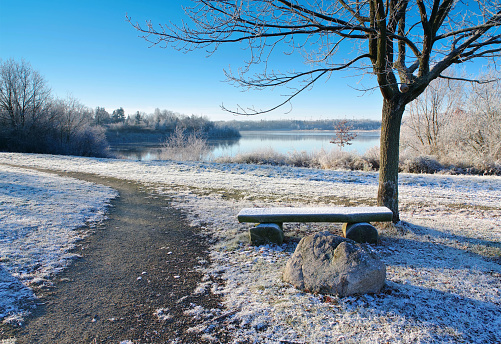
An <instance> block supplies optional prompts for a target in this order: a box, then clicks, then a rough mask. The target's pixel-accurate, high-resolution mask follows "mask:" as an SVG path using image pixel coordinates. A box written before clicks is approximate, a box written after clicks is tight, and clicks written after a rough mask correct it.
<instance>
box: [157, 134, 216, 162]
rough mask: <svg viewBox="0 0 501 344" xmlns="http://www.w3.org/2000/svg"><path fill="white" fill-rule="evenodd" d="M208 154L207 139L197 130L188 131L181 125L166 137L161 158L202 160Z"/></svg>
mask: <svg viewBox="0 0 501 344" xmlns="http://www.w3.org/2000/svg"><path fill="white" fill-rule="evenodd" d="M209 154H210V148H209V146H208V145H207V140H206V139H205V138H204V137H203V135H202V134H201V133H200V132H199V131H193V132H188V131H186V130H184V129H183V128H181V127H177V128H176V130H175V131H174V132H173V133H172V134H171V135H170V136H169V137H168V138H167V140H166V141H165V143H164V144H163V147H162V154H161V156H162V159H166V160H179V161H202V160H206V159H207V158H208V156H209Z"/></svg>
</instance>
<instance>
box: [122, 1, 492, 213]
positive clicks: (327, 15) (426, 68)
mask: <svg viewBox="0 0 501 344" xmlns="http://www.w3.org/2000/svg"><path fill="white" fill-rule="evenodd" d="M193 2H194V3H195V5H194V7H192V8H188V9H186V14H187V16H188V17H189V19H190V20H191V23H190V24H186V23H183V24H182V25H174V24H168V25H158V26H156V25H154V24H153V23H151V22H147V23H146V26H141V25H139V24H134V26H135V27H136V29H137V30H139V31H140V32H142V33H143V34H144V36H143V37H144V38H145V39H146V40H147V41H149V42H151V43H152V44H153V45H160V46H162V45H164V46H169V45H172V46H173V47H175V48H177V49H180V50H183V51H190V50H193V49H195V48H202V49H206V50H208V51H209V53H212V52H214V51H216V50H217V49H218V48H219V46H220V45H222V44H226V43H239V42H241V43H243V44H246V47H247V48H248V50H249V53H250V54H249V59H248V60H247V62H246V63H245V65H244V66H243V68H242V69H240V70H239V72H238V73H237V74H232V73H231V72H227V75H228V78H229V80H230V81H233V82H234V83H236V84H237V85H239V86H242V87H249V88H257V89H263V88H267V87H276V86H288V87H291V88H292V90H291V94H290V95H288V96H287V98H286V99H285V101H284V102H282V103H280V104H279V105H277V106H276V107H273V108H271V109H267V110H254V109H243V108H241V107H239V109H237V110H235V111H233V112H235V113H243V114H257V113H265V112H268V111H271V110H274V109H276V108H277V107H279V106H281V105H284V104H286V103H288V102H289V101H290V100H291V99H292V98H294V97H295V96H296V95H297V94H299V93H300V92H302V91H303V90H305V89H307V88H309V87H310V86H311V85H313V84H314V83H315V82H316V81H318V80H320V79H321V78H326V77H329V76H330V75H331V74H332V73H333V72H335V71H338V70H343V69H347V68H354V72H353V73H354V74H358V73H371V74H373V75H374V77H375V80H376V82H377V88H379V90H380V92H381V94H382V96H383V109H382V128H381V148H380V149H381V168H380V173H379V189H378V204H380V205H385V206H387V207H388V208H390V209H391V210H392V211H393V214H394V217H393V220H394V221H395V222H396V221H398V220H399V213H398V157H399V140H400V125H401V121H402V115H403V113H404V110H405V105H406V104H408V103H409V102H411V101H412V100H414V99H416V98H417V97H418V96H419V95H420V94H421V93H422V92H423V91H424V90H425V89H426V87H427V86H428V85H429V83H430V82H431V81H432V80H434V79H437V78H440V77H441V75H442V73H443V72H444V71H445V70H446V69H447V68H449V67H450V66H451V65H454V64H459V63H463V62H467V61H471V60H474V59H477V58H492V59H495V58H498V57H499V56H500V52H501V34H500V32H499V26H501V5H500V3H499V1H498V0H496V1H489V0H469V1H466V0H465V1H461V0H388V1H383V0H333V1H323V0H311V1H308V0H301V1H299V0H290V1H287V0H219V1H215V0H214V1H213V0H194V1H193ZM129 21H130V19H129ZM276 52H285V53H286V54H302V56H303V57H304V61H305V62H306V63H307V64H308V65H309V66H310V67H309V68H307V69H305V70H304V71H290V72H287V71H281V72H278V71H274V70H272V69H270V66H271V65H272V63H273V62H275V61H276V60H275V55H274V53H276ZM348 52H351V55H350V54H349V53H348ZM261 63H262V66H263V67H262V68H263V69H262V72H261V73H259V74H254V70H255V67H256V66H257V65H258V64H261ZM248 75H250V76H249V77H248Z"/></svg>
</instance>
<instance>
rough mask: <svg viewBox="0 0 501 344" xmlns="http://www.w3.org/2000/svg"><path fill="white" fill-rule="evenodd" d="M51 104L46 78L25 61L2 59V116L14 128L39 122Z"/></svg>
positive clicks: (4, 121)
mask: <svg viewBox="0 0 501 344" xmlns="http://www.w3.org/2000/svg"><path fill="white" fill-rule="evenodd" d="M48 106H50V89H49V88H48V86H47V83H46V82H45V80H44V78H43V77H42V76H41V75H40V74H39V73H38V72H37V71H36V70H34V69H33V68H32V67H31V65H30V64H29V63H27V62H25V61H21V62H16V61H14V60H12V59H11V60H7V61H5V62H3V63H0V120H1V121H2V125H5V126H8V127H9V128H10V129H12V130H25V129H27V127H30V126H33V125H37V124H39V123H38V122H39V121H40V120H42V119H45V118H43V117H42V114H43V112H44V111H45V110H46V108H47V107H48Z"/></svg>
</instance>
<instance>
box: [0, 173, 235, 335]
mask: <svg viewBox="0 0 501 344" xmlns="http://www.w3.org/2000/svg"><path fill="white" fill-rule="evenodd" d="M70 176H73V177H77V178H79V179H84V180H88V181H92V182H96V183H99V184H103V185H107V186H110V187H112V188H114V189H116V190H118V191H119V193H120V197H119V198H117V199H115V200H114V201H113V202H112V205H113V207H112V208H111V210H110V213H109V220H107V221H105V222H104V223H103V224H102V225H101V226H100V227H99V228H98V229H97V230H96V232H95V233H94V234H92V235H89V236H88V237H87V238H86V239H85V240H83V241H82V242H80V243H79V248H78V249H77V250H78V253H79V254H81V255H82V258H81V259H78V260H76V261H75V262H74V263H73V264H72V265H71V266H70V267H69V268H68V269H66V270H65V271H64V272H63V273H61V274H59V275H58V276H56V279H55V285H54V287H53V288H50V289H45V290H41V291H39V292H38V293H37V294H38V295H39V297H40V300H39V301H40V302H42V303H44V305H42V306H40V307H38V308H37V309H36V310H35V312H34V314H33V316H32V317H31V318H30V319H29V320H28V321H27V323H26V324H25V325H24V326H23V327H21V328H20V329H11V330H10V331H9V332H11V333H10V335H14V336H15V337H16V338H17V341H16V344H22V343H51V344H52V343H58V344H64V343H72V344H73V343H88V344H91V343H92V344H94V343H96V344H97V343H120V342H122V341H130V343H170V342H173V343H199V342H201V341H202V340H201V339H200V338H198V337H197V334H194V333H187V332H186V329H188V328H189V327H191V326H194V325H196V323H195V321H194V320H193V319H192V317H190V316H186V315H184V314H183V312H184V311H185V310H186V309H189V308H190V303H195V304H197V305H202V306H204V307H206V308H209V309H210V308H215V307H217V308H220V307H221V306H220V305H219V300H217V299H215V298H214V297H212V296H210V295H209V294H204V295H199V296H196V297H195V296H192V295H191V293H192V291H193V290H194V289H195V288H196V286H197V283H198V282H199V281H200V280H201V277H202V276H201V274H200V273H198V272H196V271H195V266H196V265H199V261H200V260H202V259H204V260H208V254H207V245H206V243H205V241H204V239H203V238H202V237H201V236H199V235H197V233H196V229H195V230H194V229H193V228H191V227H189V226H188V225H187V224H186V221H185V220H184V219H183V216H182V214H180V213H179V212H178V211H176V210H175V209H173V208H171V207H169V206H168V205H169V199H168V198H165V197H162V196H152V195H151V194H150V193H148V192H147V191H146V190H144V189H143V188H142V187H141V185H138V184H135V183H129V182H126V181H123V180H114V179H108V178H100V177H96V176H91V175H84V174H70ZM162 308H163V309H168V310H166V311H164V315H167V314H168V315H169V316H172V319H170V320H160V319H159V318H158V316H157V315H155V311H156V310H158V309H162ZM4 330H5V329H4ZM4 334H5V333H4ZM7 338H8V337H7ZM219 340H220V342H224V341H225V339H224V338H220V339H219Z"/></svg>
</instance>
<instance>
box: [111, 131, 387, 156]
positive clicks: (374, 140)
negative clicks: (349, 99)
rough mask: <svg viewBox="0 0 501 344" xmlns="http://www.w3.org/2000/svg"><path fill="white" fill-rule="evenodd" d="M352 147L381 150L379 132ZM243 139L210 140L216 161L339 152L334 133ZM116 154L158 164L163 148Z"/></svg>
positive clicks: (253, 134)
mask: <svg viewBox="0 0 501 344" xmlns="http://www.w3.org/2000/svg"><path fill="white" fill-rule="evenodd" d="M356 133H357V137H356V138H355V139H354V140H353V141H352V144H351V145H349V146H345V147H344V148H343V150H345V151H356V152H358V153H359V154H363V153H365V152H366V151H367V150H368V149H370V148H372V147H374V146H379V136H380V132H379V131H358V132H356ZM240 134H241V135H242V137H241V138H240V139H236V140H209V141H208V144H209V145H210V146H211V148H212V155H213V156H214V157H216V158H217V157H221V156H234V155H237V154H240V153H248V152H252V151H255V150H263V149H269V148H272V149H273V150H275V151H277V152H280V153H287V152H292V151H294V150H296V151H306V152H313V151H316V150H320V149H325V150H331V149H340V148H339V147H338V146H337V145H335V144H333V143H329V141H330V140H331V139H332V138H334V137H335V136H336V132H335V131H310V130H292V131H291V130H289V131H241V132H240ZM111 148H112V149H111V151H112V153H113V154H115V155H117V156H119V157H120V158H124V159H132V160H142V161H148V160H158V159H159V156H160V149H161V145H160V144H128V145H120V146H112V147H111Z"/></svg>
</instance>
